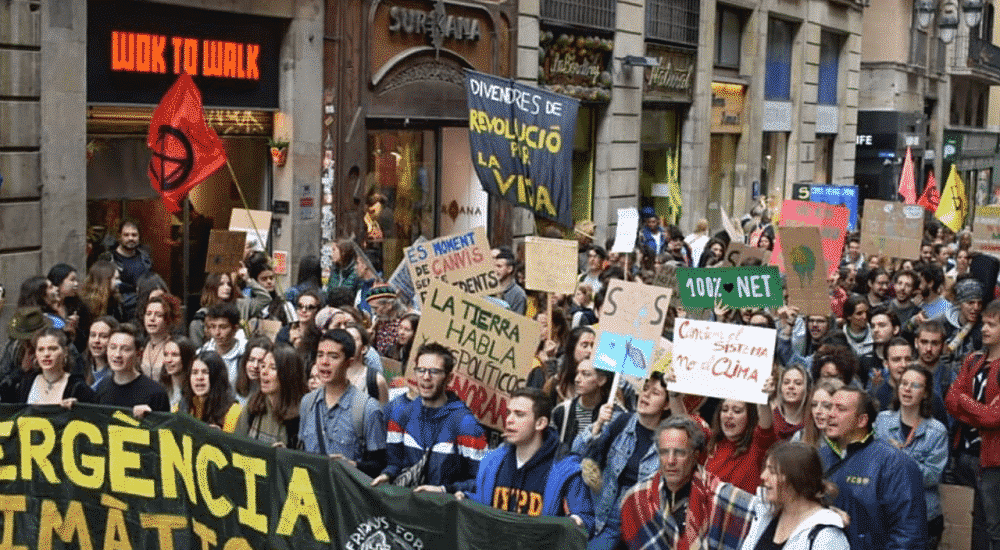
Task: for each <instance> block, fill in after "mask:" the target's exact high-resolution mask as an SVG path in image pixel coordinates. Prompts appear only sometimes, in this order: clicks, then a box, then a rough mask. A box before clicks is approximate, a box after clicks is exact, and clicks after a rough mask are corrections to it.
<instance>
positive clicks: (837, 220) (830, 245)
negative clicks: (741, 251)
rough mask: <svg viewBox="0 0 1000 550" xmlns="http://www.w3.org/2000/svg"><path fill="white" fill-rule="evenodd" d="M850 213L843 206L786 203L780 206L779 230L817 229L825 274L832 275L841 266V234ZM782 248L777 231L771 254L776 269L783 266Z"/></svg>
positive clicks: (801, 202) (842, 238)
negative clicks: (824, 260) (791, 228)
mask: <svg viewBox="0 0 1000 550" xmlns="http://www.w3.org/2000/svg"><path fill="white" fill-rule="evenodd" d="M850 217H851V213H850V211H849V210H848V209H847V207H846V206H839V205H830V204H824V203H819V202H806V201H793V200H786V201H784V202H783V203H782V204H781V227H817V228H819V230H820V236H821V238H822V241H821V242H822V244H823V248H822V252H823V257H824V258H825V259H826V265H825V267H826V271H825V272H824V273H826V274H827V275H829V274H831V273H833V272H834V270H836V269H837V267H838V266H839V265H840V255H841V253H842V252H843V250H844V234H845V233H846V232H847V224H848V222H849V221H850ZM786 248H787V246H785V245H784V244H783V243H782V242H781V236H780V232H779V233H778V234H776V235H775V243H774V252H773V254H772V255H771V263H772V265H777V266H778V267H779V269H780V268H781V267H782V266H783V265H784V263H785V262H784V260H783V259H782V253H783V250H785V249H786Z"/></svg>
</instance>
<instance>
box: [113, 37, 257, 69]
mask: <svg viewBox="0 0 1000 550" xmlns="http://www.w3.org/2000/svg"><path fill="white" fill-rule="evenodd" d="M259 59H260V44H252V43H243V42H232V41H228V40H208V39H197V38H185V37H181V36H168V35H164V34H153V33H141V32H125V31H111V70H112V71H121V72H127V73H152V74H168V73H169V74H182V73H187V74H190V75H194V76H210V77H218V78H236V79H241V80H260V63H259Z"/></svg>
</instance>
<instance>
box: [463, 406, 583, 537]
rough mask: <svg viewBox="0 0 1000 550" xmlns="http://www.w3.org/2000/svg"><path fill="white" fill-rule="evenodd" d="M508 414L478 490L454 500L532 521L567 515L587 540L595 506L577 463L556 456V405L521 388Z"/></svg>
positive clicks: (485, 463) (481, 467)
mask: <svg viewBox="0 0 1000 550" xmlns="http://www.w3.org/2000/svg"><path fill="white" fill-rule="evenodd" d="M507 411H508V412H507V418H506V420H505V422H504V439H505V440H506V442H505V443H504V444H503V445H501V446H500V447H498V448H496V449H494V450H493V451H490V452H489V453H488V454H487V455H486V458H484V459H483V461H482V462H481V463H480V465H479V472H478V473H477V475H476V486H475V489H474V491H470V492H469V493H464V492H462V491H459V492H457V493H455V497H456V498H458V499H459V500H461V499H463V498H469V499H471V500H473V501H475V502H478V503H480V504H483V505H485V506H492V507H493V508H496V509H498V510H506V511H508V512H515V513H518V514H526V515H529V516H542V515H544V516H562V517H566V516H568V517H569V518H570V519H572V520H573V522H574V523H576V525H577V526H578V527H580V528H581V529H585V530H586V531H587V533H588V535H589V534H590V533H591V532H592V531H593V528H594V503H593V501H592V500H591V497H590V489H589V488H588V487H587V486H586V485H585V484H584V482H583V477H582V476H581V474H580V460H579V458H578V457H576V456H574V455H569V456H565V457H562V458H559V456H558V455H559V452H558V451H559V439H558V437H556V431H555V429H553V428H552V427H551V426H549V414H550V413H551V412H552V401H551V400H550V399H549V398H548V396H546V395H545V394H544V393H542V390H540V389H538V388H519V389H516V390H514V391H513V392H512V393H511V398H510V401H509V402H508V404H507Z"/></svg>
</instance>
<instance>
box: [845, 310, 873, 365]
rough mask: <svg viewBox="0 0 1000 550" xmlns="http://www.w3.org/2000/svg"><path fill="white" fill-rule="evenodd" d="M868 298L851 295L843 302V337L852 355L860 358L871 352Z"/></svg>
mask: <svg viewBox="0 0 1000 550" xmlns="http://www.w3.org/2000/svg"><path fill="white" fill-rule="evenodd" d="M869 309H870V308H869V306H868V298H866V297H864V296H862V295H860V294H851V295H850V296H849V297H848V298H847V301H846V302H844V315H843V316H842V319H843V320H844V329H843V330H844V336H846V337H847V343H848V344H850V346H851V350H853V351H854V355H856V356H857V357H861V356H862V355H864V354H866V353H870V352H871V351H872V342H873V340H872V331H871V328H869V326H868V310H869Z"/></svg>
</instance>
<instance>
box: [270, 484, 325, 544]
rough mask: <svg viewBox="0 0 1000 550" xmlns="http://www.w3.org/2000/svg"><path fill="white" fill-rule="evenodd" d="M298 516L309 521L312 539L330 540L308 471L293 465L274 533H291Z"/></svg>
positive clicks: (286, 534)
mask: <svg viewBox="0 0 1000 550" xmlns="http://www.w3.org/2000/svg"><path fill="white" fill-rule="evenodd" d="M299 517H305V518H306V520H307V521H308V522H309V526H310V527H311V528H312V534H313V538H314V539H316V540H318V541H320V542H330V535H329V533H327V532H326V527H325V526H324V525H323V514H322V512H320V508H319V502H317V501H316V491H315V490H314V489H313V486H312V481H311V480H310V479H309V472H308V471H306V469H305V468H300V467H295V468H292V479H291V480H290V481H289V482H288V496H287V497H285V503H284V505H282V507H281V516H279V517H278V529H277V530H276V533H277V534H279V535H284V536H286V537H287V536H289V535H291V534H292V530H293V529H294V528H295V524H296V523H297V522H298V521H299Z"/></svg>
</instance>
